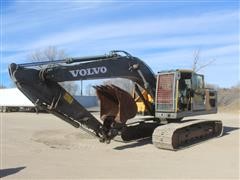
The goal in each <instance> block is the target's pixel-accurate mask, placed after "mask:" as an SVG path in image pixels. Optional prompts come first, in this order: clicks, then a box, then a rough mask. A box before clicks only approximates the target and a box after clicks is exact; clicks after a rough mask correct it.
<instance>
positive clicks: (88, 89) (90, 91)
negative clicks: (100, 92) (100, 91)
mask: <svg viewBox="0 0 240 180" xmlns="http://www.w3.org/2000/svg"><path fill="white" fill-rule="evenodd" d="M85 94H86V95H87V96H96V91H95V89H94V88H93V85H92V84H88V85H87V86H86V88H85Z"/></svg>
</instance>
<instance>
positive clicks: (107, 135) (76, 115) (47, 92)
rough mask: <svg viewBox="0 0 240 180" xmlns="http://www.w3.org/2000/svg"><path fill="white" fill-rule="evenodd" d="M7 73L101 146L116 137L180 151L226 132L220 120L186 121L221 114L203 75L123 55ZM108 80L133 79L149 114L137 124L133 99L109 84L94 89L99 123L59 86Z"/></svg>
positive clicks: (43, 105) (32, 97)
mask: <svg viewBox="0 0 240 180" xmlns="http://www.w3.org/2000/svg"><path fill="white" fill-rule="evenodd" d="M9 74H10V76H11V78H12V80H13V81H14V82H15V84H16V86H17V87H18V89H19V90H21V91H22V92H23V93H24V94H25V95H26V97H28V98H29V100H31V101H32V102H33V103H34V104H35V106H36V107H38V108H40V109H43V110H46V111H47V112H49V113H52V114H54V115H55V116H57V117H59V118H60V119H62V120H64V121H66V122H67V123H69V124H71V125H72V126H74V127H76V128H81V129H83V130H84V131H86V132H87V133H89V134H91V135H93V136H94V137H96V138H98V139H99V140H100V142H106V143H110V141H111V140H112V139H121V140H122V141H124V142H127V141H134V140H138V139H141V138H146V137H152V142H153V144H154V145H155V146H156V147H157V148H161V149H168V150H178V149H181V148H183V147H189V146H190V145H193V144H196V143H199V142H202V141H204V140H207V139H211V138H214V137H219V136H221V134H222V132H223V126H222V122H221V121H219V120H203V119H190V120H182V119H183V118H184V117H188V116H195V115H203V114H211V113H216V112H217V92H216V91H215V90H213V89H207V88H205V86H204V76H203V75H200V74H197V73H195V72H193V71H191V70H170V71H161V72H158V73H157V74H154V73H153V71H152V70H151V69H150V67H149V66H148V65H147V64H145V63H144V62H143V61H142V60H140V59H139V58H137V57H134V56H132V55H130V54H129V53H127V52H125V51H111V52H110V53H108V54H105V55H100V56H91V57H80V58H68V59H63V60H55V61H44V62H35V63H25V64H15V63H12V64H10V66H9ZM104 78H125V79H129V80H131V81H133V82H134V85H135V91H134V93H135V96H137V97H138V98H137V99H138V102H139V99H140V101H141V103H142V104H143V105H144V108H145V111H146V112H147V116H143V117H139V116H137V117H139V118H138V119H139V120H136V119H137V118H136V117H135V116H136V114H137V111H138V106H137V103H136V101H135V99H134V98H133V96H132V95H131V94H129V93H128V92H126V91H125V90H123V89H121V88H119V87H117V86H115V85H113V84H109V85H99V86H94V88H95V89H96V94H97V96H98V98H99V101H100V120H98V119H97V118H95V117H94V116H93V115H92V114H91V113H90V112H89V111H87V110H86V109H85V108H84V107H83V106H82V105H81V104H80V103H79V102H78V101H76V100H75V99H74V97H73V96H72V95H71V94H70V93H69V92H67V91H66V90H65V89H64V88H63V87H62V86H60V85H59V82H64V81H77V80H92V79H104ZM143 92H144V93H145V94H144V93H143ZM146 94H147V96H146ZM146 97H151V98H150V99H152V100H151V101H150V100H149V98H146ZM134 117H135V118H134ZM133 119H135V121H133Z"/></svg>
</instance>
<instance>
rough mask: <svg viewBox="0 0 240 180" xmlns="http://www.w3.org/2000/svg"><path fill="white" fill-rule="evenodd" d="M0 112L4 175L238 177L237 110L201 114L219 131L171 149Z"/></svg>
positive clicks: (37, 116)
mask: <svg viewBox="0 0 240 180" xmlns="http://www.w3.org/2000/svg"><path fill="white" fill-rule="evenodd" d="M0 117H1V176H2V177H4V178H6V179H8V178H9V179H26V178H28V179H29V178H34V179H45V178H47V179H53V178H56V179H59V178H62V179H70V178H77V179H83V178H84V179H86V178H96V179H98V178H111V179H113V178H118V179H125V178H128V179H129V178H135V179H146V178H147V179H150V178H158V179H159V178H162V179H166V178H184V179H185V178H208V179H213V178H225V179H229V178H236V179H239V152H240V151H239V132H240V131H239V127H240V125H239V120H240V117H239V115H238V114H237V113H235V114H233V113H232V114H227V113H219V114H217V115H207V116H201V118H202V119H220V120H222V121H223V124H224V134H223V136H222V137H221V138H215V139H213V140H209V141H206V142H203V143H200V144H198V145H195V146H192V147H190V148H187V149H183V150H180V151H176V152H175V151H167V150H160V149H156V148H155V147H154V146H153V145H152V143H151V140H143V141H139V142H132V143H127V144H125V143H121V142H116V141H112V142H111V143H110V144H108V145H106V144H102V143H99V142H98V140H97V139H94V138H93V137H91V136H89V135H88V134H86V133H84V132H83V131H81V130H80V129H75V128H74V127H72V126H70V125H68V124H67V123H66V122H64V121H61V120H60V119H58V118H56V117H55V116H53V115H49V114H34V113H2V114H0Z"/></svg>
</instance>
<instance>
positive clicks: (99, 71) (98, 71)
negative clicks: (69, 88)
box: [69, 66, 107, 77]
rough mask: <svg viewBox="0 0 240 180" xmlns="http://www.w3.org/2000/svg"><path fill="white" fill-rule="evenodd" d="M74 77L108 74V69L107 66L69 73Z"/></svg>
mask: <svg viewBox="0 0 240 180" xmlns="http://www.w3.org/2000/svg"><path fill="white" fill-rule="evenodd" d="M69 72H70V73H71V74H72V76H73V77H78V76H83V77H84V76H91V75H95V74H105V73H106V72H107V68H106V67H105V66H100V67H93V68H87V69H76V70H71V71H69Z"/></svg>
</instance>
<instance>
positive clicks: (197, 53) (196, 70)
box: [192, 49, 216, 72]
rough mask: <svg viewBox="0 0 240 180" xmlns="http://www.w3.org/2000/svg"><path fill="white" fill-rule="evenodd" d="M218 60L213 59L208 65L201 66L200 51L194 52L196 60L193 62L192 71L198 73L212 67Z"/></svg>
mask: <svg viewBox="0 0 240 180" xmlns="http://www.w3.org/2000/svg"><path fill="white" fill-rule="evenodd" d="M215 61H216V59H212V60H211V61H208V62H207V63H205V64H203V65H199V62H200V50H199V49H198V50H197V51H195V52H194V60H193V66H192V69H193V71H194V72H198V71H199V70H201V69H203V68H205V67H207V66H209V65H211V64H212V63H213V62H215Z"/></svg>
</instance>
